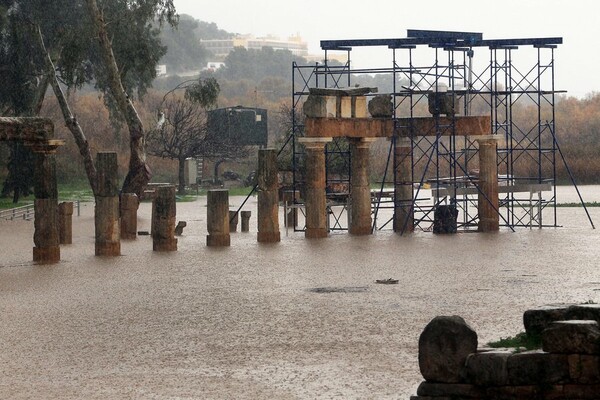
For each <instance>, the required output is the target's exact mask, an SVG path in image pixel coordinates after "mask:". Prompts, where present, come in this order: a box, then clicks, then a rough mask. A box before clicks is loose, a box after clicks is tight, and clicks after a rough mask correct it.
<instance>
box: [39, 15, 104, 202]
mask: <svg viewBox="0 0 600 400" xmlns="http://www.w3.org/2000/svg"><path fill="white" fill-rule="evenodd" d="M38 35H39V39H40V46H41V48H42V50H43V51H44V54H45V63H46V70H47V77H48V78H47V79H48V80H49V82H50V85H52V90H53V91H54V96H56V100H58V104H59V106H60V110H61V111H62V114H63V118H64V120H65V125H66V126H67V128H69V131H71V134H73V138H74V139H75V143H76V144H77V147H78V148H79V154H81V157H82V158H83V165H84V167H85V173H86V175H87V178H88V181H89V183H90V186H91V188H92V193H94V196H95V195H96V175H97V174H96V165H95V164H94V160H93V158H92V153H91V151H90V145H89V143H88V141H87V139H86V137H85V134H84V133H83V130H82V129H81V125H79V122H78V121H77V118H75V116H73V113H72V112H71V109H70V108H69V104H68V103H67V99H66V98H65V94H64V92H63V90H62V88H61V87H60V84H59V82H58V79H57V78H56V69H55V68H54V63H53V62H52V58H51V57H50V54H49V53H48V51H47V50H46V46H45V44H44V37H43V36H42V31H41V30H40V28H39V27H38Z"/></svg>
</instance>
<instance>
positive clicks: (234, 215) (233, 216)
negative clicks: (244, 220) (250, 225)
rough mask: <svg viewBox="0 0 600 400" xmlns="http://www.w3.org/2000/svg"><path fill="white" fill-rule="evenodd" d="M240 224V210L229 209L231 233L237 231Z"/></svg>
mask: <svg viewBox="0 0 600 400" xmlns="http://www.w3.org/2000/svg"><path fill="white" fill-rule="evenodd" d="M237 226H238V212H237V211H231V210H230V211H229V233H231V232H236V231H237Z"/></svg>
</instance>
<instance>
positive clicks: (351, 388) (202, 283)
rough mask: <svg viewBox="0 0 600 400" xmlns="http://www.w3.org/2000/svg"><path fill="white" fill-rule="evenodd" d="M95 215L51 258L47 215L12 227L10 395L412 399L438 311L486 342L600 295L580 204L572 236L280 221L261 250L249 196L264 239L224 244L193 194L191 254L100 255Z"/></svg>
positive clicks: (0, 300)
mask: <svg viewBox="0 0 600 400" xmlns="http://www.w3.org/2000/svg"><path fill="white" fill-rule="evenodd" d="M583 189H584V191H583V193H584V199H585V200H587V201H594V200H596V199H598V198H599V196H600V188H599V187H584V188H583ZM558 198H559V202H576V201H577V198H576V196H575V195H574V192H573V191H572V190H571V189H569V191H564V190H562V189H561V191H560V193H559V196H558ZM242 200H243V198H241V197H240V198H238V197H233V198H231V199H230V204H231V206H239V205H240V204H241V201H242ZM150 208H151V204H150V203H142V205H141V206H140V210H139V214H138V215H139V226H138V229H140V230H149V229H150ZM93 209H94V205H93V203H82V207H81V216H75V215H74V216H73V244H71V245H66V246H62V247H61V261H60V263H58V264H53V265H46V266H42V265H35V264H34V263H33V262H32V261H31V260H32V246H33V242H32V237H33V230H34V226H33V222H32V221H24V220H14V221H0V249H1V254H2V258H1V260H0V312H1V314H2V324H1V325H0V342H1V343H2V352H0V375H1V376H2V379H1V380H0V398H10V399H19V398H21V399H22V398H45V399H51V398H86V399H93V398H98V399H100V398H101V399H107V398H108V399H111V398H150V399H175V398H177V399H179V398H181V399H260V398H262V399H264V398H272V399H315V398H320V399H328V398H340V399H342V398H343V399H408V397H409V396H410V395H411V394H414V393H415V392H416V388H417V386H418V384H419V382H420V381H422V377H421V375H420V373H419V367H418V361H417V344H418V338H419V335H420V333H421V331H422V330H423V327H424V326H425V325H426V324H427V323H428V322H429V321H430V320H431V319H432V318H433V317H435V316H437V315H454V314H456V315H460V316H462V317H464V318H465V320H466V321H467V322H468V323H469V324H470V325H471V326H472V327H473V328H474V329H475V330H476V331H477V333H478V335H479V344H480V346H481V345H482V344H485V343H487V342H488V341H491V340H494V339H498V338H500V337H505V336H509V335H511V336H512V335H514V334H516V333H518V332H520V331H522V330H523V325H522V314H523V312H524V311H525V310H527V309H528V308H532V307H537V306H540V305H543V304H548V303H582V302H587V301H593V302H600V272H599V270H598V241H599V239H600V237H599V233H598V231H597V230H593V229H592V228H591V226H590V224H589V222H588V220H587V217H586V214H585V211H584V209H583V208H581V207H574V208H563V207H558V208H557V213H558V222H559V224H560V225H562V226H563V227H561V228H546V229H541V230H540V229H527V228H519V229H517V230H516V232H514V233H513V232H511V231H510V230H508V229H506V228H501V230H500V232H499V233H486V234H480V233H458V234H455V235H434V234H432V233H430V232H415V233H413V234H410V235H407V236H402V237H401V236H400V235H398V234H396V233H393V232H392V231H390V230H388V231H385V230H383V231H378V232H376V233H375V234H374V235H370V236H361V237H356V236H350V235H348V234H347V233H334V234H330V236H329V237H328V238H326V239H322V240H307V239H305V238H304V234H303V233H302V232H293V231H289V232H288V234H287V235H286V233H285V229H284V228H283V227H281V242H280V243H278V244H259V243H257V241H256V218H255V215H256V214H255V212H256V199H255V198H251V199H250V200H249V201H248V203H247V204H246V206H245V207H244V209H247V210H251V211H252V215H253V216H252V219H251V221H250V233H241V232H239V231H238V232H237V233H232V234H231V247H227V248H211V247H207V246H206V234H207V231H206V225H207V220H206V219H207V215H206V198H205V197H200V198H199V199H198V200H197V201H195V202H188V203H178V204H177V219H178V220H185V221H187V227H186V228H185V230H184V232H183V236H180V237H178V251H176V252H169V253H157V252H153V251H152V239H151V238H150V236H139V237H138V238H137V239H136V240H132V241H122V243H121V253H122V255H121V256H118V257H96V256H94V217H93ZM590 213H591V216H592V218H593V219H594V220H595V221H600V209H599V208H591V209H590ZM388 278H393V279H398V280H399V283H398V284H397V285H378V284H376V283H375V280H377V279H388Z"/></svg>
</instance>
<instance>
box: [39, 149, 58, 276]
mask: <svg viewBox="0 0 600 400" xmlns="http://www.w3.org/2000/svg"><path fill="white" fill-rule="evenodd" d="M34 152H35V161H34V162H35V165H34V180H35V185H34V192H35V201H34V210H35V220H34V226H35V231H34V234H33V243H34V245H35V247H34V248H33V261H34V262H37V263H40V264H53V263H57V262H59V261H60V235H59V222H58V187H57V183H56V159H55V156H54V154H53V152H52V151H48V152H45V151H44V150H43V149H37V150H34Z"/></svg>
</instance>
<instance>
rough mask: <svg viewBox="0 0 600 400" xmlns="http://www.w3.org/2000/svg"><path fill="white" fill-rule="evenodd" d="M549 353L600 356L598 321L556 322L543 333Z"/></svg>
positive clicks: (545, 349)
mask: <svg viewBox="0 0 600 400" xmlns="http://www.w3.org/2000/svg"><path fill="white" fill-rule="evenodd" d="M542 349H543V350H544V351H546V352H548V353H562V354H573V353H574V354H600V326H598V323H597V322H596V321H589V320H588V321H581V320H570V321H556V322H553V323H552V324H551V325H550V326H549V327H548V328H547V329H545V330H544V331H543V332H542Z"/></svg>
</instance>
